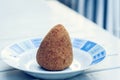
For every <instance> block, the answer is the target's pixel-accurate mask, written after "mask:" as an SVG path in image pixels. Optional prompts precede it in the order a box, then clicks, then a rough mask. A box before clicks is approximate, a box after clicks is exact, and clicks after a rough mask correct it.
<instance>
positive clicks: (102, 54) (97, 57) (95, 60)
mask: <svg viewBox="0 0 120 80" xmlns="http://www.w3.org/2000/svg"><path fill="white" fill-rule="evenodd" d="M104 57H105V51H101V52H100V53H97V54H96V55H95V56H93V61H92V64H96V63H98V62H100V61H101V60H102V59H104Z"/></svg>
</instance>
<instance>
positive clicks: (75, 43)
mask: <svg viewBox="0 0 120 80" xmlns="http://www.w3.org/2000/svg"><path fill="white" fill-rule="evenodd" d="M85 42H86V41H85V40H81V39H72V46H73V47H75V48H79V49H80V48H81V47H82V46H83V45H84V43H85Z"/></svg>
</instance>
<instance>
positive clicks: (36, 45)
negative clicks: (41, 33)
mask: <svg viewBox="0 0 120 80" xmlns="http://www.w3.org/2000/svg"><path fill="white" fill-rule="evenodd" d="M41 40H42V39H41V38H36V39H32V40H31V41H32V43H33V44H34V46H35V47H36V48H38V47H39V45H40V42H41Z"/></svg>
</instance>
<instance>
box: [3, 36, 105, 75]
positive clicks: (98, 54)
mask: <svg viewBox="0 0 120 80" xmlns="http://www.w3.org/2000/svg"><path fill="white" fill-rule="evenodd" d="M41 41H42V38H30V39H26V40H22V41H20V42H16V43H13V44H11V45H10V46H8V47H7V48H5V49H4V50H6V49H8V48H10V49H12V50H13V51H14V52H15V53H17V54H22V53H24V52H25V51H28V50H31V49H33V48H38V47H39V45H40V43H41ZM71 42H72V46H73V47H75V48H78V49H80V50H82V51H85V52H87V53H88V54H89V55H90V56H91V57H92V59H93V60H92V63H91V64H90V65H89V66H88V67H86V68H85V69H88V68H89V67H90V66H93V65H95V64H97V63H99V62H101V61H102V60H103V59H104V58H105V56H106V51H105V49H104V48H103V47H102V46H100V45H99V44H97V43H95V42H92V41H90V40H84V39H79V38H71ZM4 50H3V51H2V54H3V52H4ZM13 57H16V56H13ZM3 61H5V60H4V59H3ZM5 62H6V61H5ZM6 63H7V64H8V65H9V63H8V62H6ZM10 66H12V65H10ZM12 67H13V66H12ZM14 68H17V69H19V68H18V67H14ZM85 69H82V70H85ZM20 70H23V71H27V72H32V71H29V70H24V69H20ZM78 71H79V70H78ZM80 71H81V70H80ZM70 72H77V71H67V72H64V73H70ZM36 73H42V74H46V72H45V73H44V72H36ZM47 73H50V74H56V73H59V71H57V72H47ZM60 73H61V72H60ZM60 73H59V74H60Z"/></svg>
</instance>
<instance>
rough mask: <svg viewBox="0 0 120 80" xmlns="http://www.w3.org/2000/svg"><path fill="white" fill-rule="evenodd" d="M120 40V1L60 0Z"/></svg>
mask: <svg viewBox="0 0 120 80" xmlns="http://www.w3.org/2000/svg"><path fill="white" fill-rule="evenodd" d="M58 1H59V2H61V3H63V4H65V5H66V6H68V7H69V8H71V9H73V10H75V11H76V12H78V13H79V14H81V15H83V16H85V17H86V18H88V19H90V20H91V21H93V22H94V23H96V24H98V25H99V26H100V27H101V28H104V29H105V30H108V31H109V32H110V33H111V34H113V35H114V36H116V37H119V38H120V0H58Z"/></svg>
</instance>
